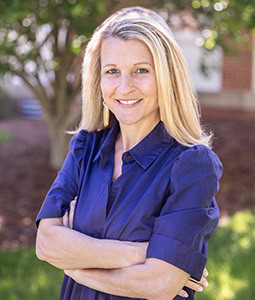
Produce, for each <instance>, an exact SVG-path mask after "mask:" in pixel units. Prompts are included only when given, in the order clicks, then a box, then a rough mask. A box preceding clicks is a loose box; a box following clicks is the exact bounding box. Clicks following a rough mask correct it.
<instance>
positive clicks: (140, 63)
mask: <svg viewBox="0 0 255 300" xmlns="http://www.w3.org/2000/svg"><path fill="white" fill-rule="evenodd" d="M137 65H150V66H152V64H151V63H149V62H147V61H143V62H138V63H135V64H134V66H137ZM110 66H111V67H117V65H116V64H106V65H104V66H103V68H106V67H110Z"/></svg>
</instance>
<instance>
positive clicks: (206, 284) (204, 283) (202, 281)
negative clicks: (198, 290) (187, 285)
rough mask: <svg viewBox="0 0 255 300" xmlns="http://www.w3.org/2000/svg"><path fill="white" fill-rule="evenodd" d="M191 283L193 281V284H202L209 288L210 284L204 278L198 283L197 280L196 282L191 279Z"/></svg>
mask: <svg viewBox="0 0 255 300" xmlns="http://www.w3.org/2000/svg"><path fill="white" fill-rule="evenodd" d="M190 281H193V282H195V283H197V284H200V285H202V286H204V287H207V286H208V285H209V283H208V281H207V279H206V278H205V277H202V278H201V280H199V281H197V280H195V279H193V278H190Z"/></svg>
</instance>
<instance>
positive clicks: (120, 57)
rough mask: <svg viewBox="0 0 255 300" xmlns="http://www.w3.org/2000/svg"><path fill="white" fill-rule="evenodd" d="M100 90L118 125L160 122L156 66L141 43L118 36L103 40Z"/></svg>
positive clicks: (147, 124) (149, 124) (150, 124)
mask: <svg viewBox="0 0 255 300" xmlns="http://www.w3.org/2000/svg"><path fill="white" fill-rule="evenodd" d="M101 90H102V95H103V99H104V101H105V102H106V105H107V106H108V108H109V109H110V110H111V112H112V113H113V114H114V115H115V117H116V118H117V120H118V121H119V123H120V125H124V124H125V125H136V126H141V125H143V126H144V125H145V126H149V127H151V128H153V127H154V126H155V125H156V124H157V123H158V122H159V119H160V118H159V106H158V89H157V81H156V74H155V67H154V62H153V57H152V54H151V52H150V50H149V48H148V47H147V46H146V45H145V44H144V43H143V42H141V41H138V40H122V39H119V38H107V39H106V40H104V41H103V42H102V47H101Z"/></svg>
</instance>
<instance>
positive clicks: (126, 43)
mask: <svg viewBox="0 0 255 300" xmlns="http://www.w3.org/2000/svg"><path fill="white" fill-rule="evenodd" d="M139 62H148V63H150V64H153V57H152V54H151V51H150V50H149V48H148V46H147V45H146V44H145V43H144V42H142V41H139V40H123V39H120V38H116V37H110V38H107V39H105V40H103V41H102V46H101V63H102V66H103V65H104V64H120V63H132V64H135V63H139Z"/></svg>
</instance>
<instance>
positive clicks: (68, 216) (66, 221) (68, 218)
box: [62, 197, 76, 229]
mask: <svg viewBox="0 0 255 300" xmlns="http://www.w3.org/2000/svg"><path fill="white" fill-rule="evenodd" d="M75 205H76V197H75V199H74V200H72V201H71V202H70V209H69V211H67V212H66V213H65V214H64V216H63V218H62V222H63V226H64V227H68V228H70V229H73V218H74V210H75Z"/></svg>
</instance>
